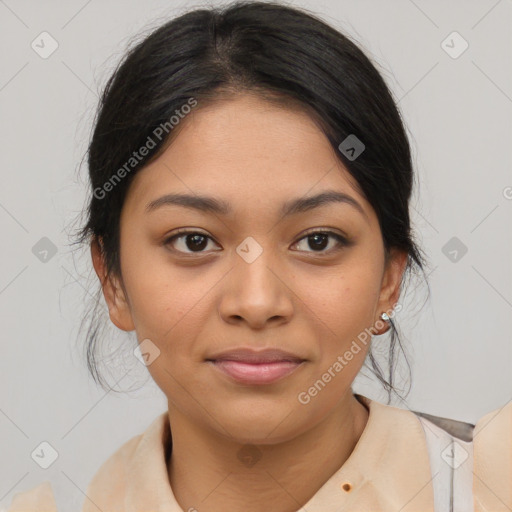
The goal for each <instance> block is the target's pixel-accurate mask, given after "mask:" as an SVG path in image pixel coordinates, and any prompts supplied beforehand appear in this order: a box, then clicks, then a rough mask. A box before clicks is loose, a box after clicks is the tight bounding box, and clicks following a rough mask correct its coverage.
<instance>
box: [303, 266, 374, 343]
mask: <svg viewBox="0 0 512 512" xmlns="http://www.w3.org/2000/svg"><path fill="white" fill-rule="evenodd" d="M380 280H381V273H380V267H379V265H378V262H376V261H369V260H364V259H362V258H357V257H354V258H352V261H350V262H349V261H347V262H346V264H344V265H342V266H339V267H337V268H333V269H331V270H330V271H328V272H326V271H325V269H323V272H321V273H318V274H317V276H316V278H315V279H311V275H308V276H302V277H300V276H299V275H297V277H296V279H295V286H296V287H297V295H298V296H299V297H300V298H301V299H302V300H303V302H304V304H305V305H306V306H307V309H306V310H309V311H310V313H309V314H313V315H314V316H316V317H317V318H318V319H319V320H321V321H322V323H323V324H324V325H325V327H328V328H329V329H330V330H331V332H333V333H334V334H336V335H338V336H339V337H341V339H346V337H347V336H351V335H356V336H357V334H358V333H359V332H360V331H362V330H364V329H365V328H366V327H369V326H370V325H372V324H373V321H374V318H373V311H374V308H375V305H376V304H377V301H378V299H379V292H380Z"/></svg>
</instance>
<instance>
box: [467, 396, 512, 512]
mask: <svg viewBox="0 0 512 512" xmlns="http://www.w3.org/2000/svg"><path fill="white" fill-rule="evenodd" d="M474 460H475V468H474V473H475V481H474V493H475V499H476V502H477V504H478V505H479V508H478V510H479V511H480V510H481V511H490V510H492V511H510V510H511V509H512V401H509V402H507V403H506V404H505V405H504V406H503V407H500V408H498V409H495V410H493V411H491V412H489V413H487V414H485V415H484V416H482V417H481V418H480V419H479V420H478V421H477V423H476V426H475V433H474Z"/></svg>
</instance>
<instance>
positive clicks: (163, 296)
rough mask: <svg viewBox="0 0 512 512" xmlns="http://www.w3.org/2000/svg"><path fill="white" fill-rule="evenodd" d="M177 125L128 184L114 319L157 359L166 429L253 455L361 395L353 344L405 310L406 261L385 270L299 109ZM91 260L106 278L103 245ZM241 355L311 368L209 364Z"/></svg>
mask: <svg viewBox="0 0 512 512" xmlns="http://www.w3.org/2000/svg"><path fill="white" fill-rule="evenodd" d="M181 122H182V123H184V124H183V126H182V127H181V131H180V132H179V135H178V136H177V138H176V139H175V140H174V141H173V143H172V144H171V145H170V146H169V147H168V148H167V149H166V150H165V151H164V152H163V153H162V155H161V156H160V157H159V158H158V159H156V160H155V161H153V162H152V163H151V164H150V165H148V166H147V167H145V168H144V169H143V170H141V171H140V172H139V173H138V174H137V175H136V176H135V177H134V180H133V182H132V184H131V185H130V189H129V192H128V195H127V197H126V200H125V204H124V205H123V210H122V214H121V221H120V233H121V236H120V255H121V256H120V258H121V275H122V285H123V286H120V281H118V280H115V279H112V280H109V281H108V282H107V283H106V284H104V294H105V298H106V300H107V303H108V305H109V310H110V318H111V320H112V321H113V322H114V324H115V325H117V326H118V327H119V328H120V329H123V330H127V331H129V330H135V331H136V333H137V338H138V340H139V342H142V341H143V340H150V342H148V341H146V342H145V343H146V344H148V343H150V344H149V345H147V346H148V347H152V348H151V349H150V350H149V353H150V358H153V357H154V355H155V354H157V353H158V351H159V355H158V356H157V357H156V358H155V359H154V360H152V362H151V363H150V364H149V365H148V370H149V372H150V373H151V375H152V377H153V378H154V380H155V381H156V383H157V384H158V385H159V387H160V388H161V389H162V391H163V392H164V393H165V394H166V396H167V398H168V403H169V411H170V415H171V418H172V414H173V411H176V414H180V416H181V417H186V418H188V419H189V420H190V421H191V422H192V423H194V424H201V425H203V426H204V427H207V428H209V429H213V430H214V431H216V432H218V433H219V434H223V435H229V436H232V437H234V438H236V439H237V440H240V442H245V443H249V442H250V443H257V442H260V443H262V442H266V443H275V442H279V441H283V440H285V439H289V438H292V437H293V436H295V435H298V434H300V433H302V432H305V431H307V430H308V429H310V428H312V427H313V426H314V425H316V424H318V423H319V422H321V421H322V419H324V418H326V417H327V416H328V415H329V413H330V412H331V411H332V410H333V409H334V408H335V407H336V405H337V404H339V403H340V401H341V400H343V398H344V397H346V396H348V393H351V389H350V386H351V384H352V381H353V380H354V378H355V376H356V375H357V373H358V372H359V369H360V368H361V366H362V364H363V362H364V359H365V356H366V353H367V350H368V348H369V347H368V344H364V343H361V342H360V341H358V335H360V334H361V333H362V332H364V330H365V329H369V328H370V327H372V326H374V325H375V322H376V320H378V318H379V315H380V313H381V312H383V311H388V312H389V311H390V309H391V308H392V306H393V305H394V303H395V302H396V301H397V299H398V292H399V282H400V278H401V275H402V272H403V269H404V264H405V255H403V254H399V253H392V257H391V259H390V260H389V262H388V264H387V265H386V263H385V259H384V246H383V240H382V234H381V231H380V228H379V224H378V219H377V217H376V214H375V212H374V210H373V209H372V207H371V205H370V204H369V203H368V202H367V201H366V200H365V198H364V197H363V196H362V195H361V194H359V193H358V191H357V188H356V187H355V186H354V181H353V179H352V178H351V177H350V175H349V173H348V172H347V171H346V170H345V169H344V167H343V165H342V163H341V162H340V160H339V159H338V158H337V157H336V154H335V153H334V151H333V150H332V147H331V146H330V144H329V142H328V140H327V139H326V137H325V136H324V134H323V133H322V132H321V131H320V129H319V128H318V127H317V125H316V124H315V123H314V122H313V121H312V120H311V118H310V117H309V116H308V115H307V114H305V113H304V112H300V111H297V110H292V109H289V108H284V107H279V106H277V105H275V104H270V103H268V102H265V101H264V100H262V99H258V98H256V97H254V96H249V95H247V96H238V97H236V98H235V99H230V100H227V101H226V100H224V101H220V102H216V103H214V104H213V105H211V106H208V107H204V108H200V107H198V108H197V109H196V110H194V111H193V112H192V113H191V114H189V115H188V117H187V118H185V119H184V120H182V121H181ZM319 194H328V195H326V196H324V199H325V200H324V201H316V202H315V201H309V202H304V200H305V199H308V198H312V197H314V196H317V195H319ZM167 195H174V199H175V200H171V199H170V198H169V197H168V198H167V200H166V199H162V198H163V197H164V196H167ZM178 195H187V196H191V197H192V198H193V199H194V198H195V201H190V200H188V201H186V200H184V199H182V200H176V198H177V196H178ZM199 197H201V198H203V197H208V198H211V200H210V201H206V202H205V201H203V202H200V201H198V198H199ZM336 198H337V200H335V199H336ZM151 204H152V205H153V206H148V205H151ZM219 205H220V206H223V208H221V207H220V206H219ZM214 206H215V207H214ZM293 206H295V207H293ZM93 259H94V264H95V268H96V271H97V273H98V275H101V274H102V272H103V269H104V267H103V266H102V265H103V263H102V261H101V259H100V258H99V256H98V252H97V250H96V249H95V248H94V247H93ZM382 330H383V331H384V330H385V328H384V329H382ZM359 339H360V338H359ZM354 341H355V342H356V346H358V347H359V350H358V351H356V349H355V348H354V347H355V346H354ZM155 347H156V348H155ZM351 347H352V348H351ZM240 348H246V349H252V350H254V351H260V350H263V349H268V348H270V349H279V350H282V351H286V352H288V353H290V354H292V355H293V356H295V357H296V358H298V359H299V360H300V361H302V362H301V363H300V364H293V363H291V362H288V363H283V362H282V361H281V363H272V364H268V365H267V366H266V368H263V366H264V365H254V364H250V365H247V364H241V363H226V362H225V361H224V362H220V359H216V362H215V363H212V362H211V361H209V360H210V359H212V358H213V359H215V356H218V354H219V353H221V352H225V351H230V350H236V349H240ZM347 351H350V352H351V354H352V357H351V358H350V359H348V358H347V357H344V355H346V354H347ZM151 354H153V355H151ZM339 357H341V358H342V359H343V361H344V364H343V365H342V369H340V366H339V365H341V363H340V359H339ZM281 359H283V358H281ZM336 362H338V365H336ZM230 364H231V366H230ZM279 365H281V366H279ZM256 366H260V367H259V368H258V369H256V370H252V369H254V368H255V367H256ZM223 368H224V370H229V371H235V372H242V373H244V372H245V373H244V375H245V377H242V376H240V375H241V374H240V373H237V375H238V377H236V376H233V375H232V374H227V373H225V371H224V370H223ZM251 368H252V369H251ZM251 371H252V372H253V373H252V374H251V375H252V377H251V376H247V375H248V373H250V372H251ZM281 371H282V372H283V373H280V372H281ZM273 372H276V373H275V375H274V373H273ZM286 372H289V373H286ZM326 373H329V374H330V375H331V378H330V379H328V378H327V377H325V374H326ZM272 375H274V380H270V377H271V376H272ZM276 375H277V377H276ZM251 379H253V380H251ZM258 379H260V380H259V381H258ZM265 379H267V380H265ZM319 379H321V380H322V382H324V384H325V385H324V386H318V385H317V387H316V393H315V392H314V391H308V390H311V389H312V386H314V385H315V383H316V382H318V380H319ZM326 381H327V382H326Z"/></svg>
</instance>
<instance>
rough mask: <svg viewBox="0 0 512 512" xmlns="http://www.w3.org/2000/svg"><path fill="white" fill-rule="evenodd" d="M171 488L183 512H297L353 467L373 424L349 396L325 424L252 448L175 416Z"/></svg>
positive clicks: (173, 413)
mask: <svg viewBox="0 0 512 512" xmlns="http://www.w3.org/2000/svg"><path fill="white" fill-rule="evenodd" d="M169 419H170V425H171V432H172V454H171V457H170V461H169V463H168V474H169V482H170V484H171V488H172V491H173V494H174V496H175V498H176V501H177V502H178V503H179V505H180V507H181V508H182V509H183V510H195V509H197V510H204V511H207V512H225V510H230V511H232V512H237V511H244V512H260V511H261V510H275V511H279V512H295V511H296V510H298V509H299V508H301V507H302V506H303V505H305V504H306V503H307V502H308V501H309V499H310V498H311V497H312V496H314V494H315V493H316V492H317V491H318V490H319V489H320V488H321V487H322V485H323V484H324V483H325V482H326V481H327V480H328V479H329V478H330V477H331V476H332V475H333V474H334V473H335V472H336V471H337V470H338V469H339V468H340V467H341V466H342V465H343V464H344V463H345V461H346V460H347V459H348V457H349V456H350V454H351V453H352V451H353V449H354V447H355V445H356V444H357V442H358V440H359V438H360V436H361V434H362V432H363V430H364V428H365V426H366V423H367V421H368V410H367V409H366V407H365V406H364V405H363V404H361V403H360V402H359V401H358V400H357V399H356V398H355V397H354V395H353V394H352V390H351V389H349V392H348V393H347V394H346V397H345V398H344V399H342V400H341V401H340V402H339V403H338V405H337V407H336V408H335V409H334V410H333V411H332V412H331V413H330V414H329V415H328V416H327V417H326V418H324V420H323V421H322V422H321V423H319V424H317V425H315V426H314V427H313V428H311V429H309V430H308V431H306V432H305V433H303V434H301V435H299V436H297V437H295V438H293V439H290V440H287V441H286V442H281V443H277V444H265V445H262V444H259V445H257V446H255V445H244V444H243V443H239V442H236V441H235V440H233V439H230V438H227V437H226V436H223V435H222V434H220V433H218V432H215V431H213V430H212V429H209V428H206V427H203V426H200V425H198V424H197V423H194V422H191V421H190V419H189V418H187V417H186V416H183V415H181V414H180V411H178V410H176V409H171V408H169Z"/></svg>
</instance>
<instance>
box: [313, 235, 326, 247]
mask: <svg viewBox="0 0 512 512" xmlns="http://www.w3.org/2000/svg"><path fill="white" fill-rule="evenodd" d="M312 238H313V239H315V240H316V241H318V238H323V242H324V243H322V242H320V247H319V246H318V245H315V246H314V247H313V246H311V243H310V244H309V247H310V248H311V249H324V248H325V247H326V246H327V244H326V243H325V242H326V240H327V238H328V236H327V235H326V234H315V235H310V237H309V240H310V242H311V239H312Z"/></svg>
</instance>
